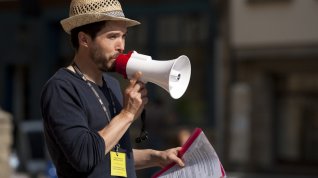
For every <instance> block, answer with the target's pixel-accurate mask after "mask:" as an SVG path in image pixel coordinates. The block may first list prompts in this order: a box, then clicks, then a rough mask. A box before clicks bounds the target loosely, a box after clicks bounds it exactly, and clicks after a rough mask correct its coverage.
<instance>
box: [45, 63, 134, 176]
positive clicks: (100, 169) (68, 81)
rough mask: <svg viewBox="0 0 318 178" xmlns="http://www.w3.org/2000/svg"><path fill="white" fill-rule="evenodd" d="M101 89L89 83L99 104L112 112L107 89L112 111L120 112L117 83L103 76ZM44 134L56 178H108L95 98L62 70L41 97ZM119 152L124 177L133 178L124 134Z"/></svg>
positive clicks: (101, 112) (101, 119) (102, 123)
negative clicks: (121, 154)
mask: <svg viewBox="0 0 318 178" xmlns="http://www.w3.org/2000/svg"><path fill="white" fill-rule="evenodd" d="M103 79H104V84H103V86H102V87H99V86H98V85H96V84H94V83H91V84H92V86H93V87H94V88H95V90H96V91H97V92H98V94H99V96H100V97H101V99H102V101H103V103H104V104H105V106H106V107H107V109H108V111H109V112H111V114H112V117H113V116H114V115H115V114H116V113H113V112H112V110H113V107H112V102H111V100H110V95H109V92H108V91H107V86H106V83H107V85H108V87H109V88H110V92H112V95H113V96H114V97H113V98H114V101H115V108H116V110H117V111H118V112H120V110H121V109H122V101H123V96H122V93H121V89H120V86H119V83H118V81H117V80H116V79H114V78H113V77H110V76H109V75H106V74H105V75H104V76H103ZM41 109H42V116H43V123H44V135H45V140H46V144H47V148H48V151H49V153H50V156H51V159H52V161H53V163H54V165H55V167H56V170H57V174H58V177H59V178H73V177H74V178H82V177H83V178H84V177H85V178H86V177H87V178H107V177H111V176H110V159H109V153H108V154H106V155H105V142H104V140H103V138H102V137H101V136H100V135H99V134H98V131H99V130H101V129H102V128H104V127H105V126H106V125H107V124H108V119H107V117H106V114H105V112H104V110H103V109H102V107H101V104H100V103H99V101H98V99H97V97H96V96H95V94H94V93H93V91H92V90H91V88H90V87H89V86H88V85H87V83H86V82H85V81H84V80H83V79H82V78H81V77H80V76H79V75H78V74H76V73H73V72H71V71H69V70H68V69H65V68H62V69H60V70H58V71H57V72H56V73H55V74H54V75H53V76H52V78H51V79H50V80H49V81H48V82H47V83H46V84H45V86H44V88H43V91H42V95H41ZM119 144H120V152H125V153H126V165H127V176H128V177H129V178H130V177H132V178H134V177H136V173H135V168H134V159H133V153H132V148H131V143H130V137H129V132H128V131H127V132H126V133H125V134H124V136H123V137H122V138H121V139H120V141H119Z"/></svg>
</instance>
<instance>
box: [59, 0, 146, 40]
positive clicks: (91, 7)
mask: <svg viewBox="0 0 318 178" xmlns="http://www.w3.org/2000/svg"><path fill="white" fill-rule="evenodd" d="M104 20H119V21H124V22H126V24H127V27H131V26H135V25H139V24H140V23H139V22H138V21H135V20H131V19H128V18H125V15H124V12H123V10H122V8H121V5H120V3H119V2H118V0H72V2H71V5H70V12H69V17H68V18H66V19H63V20H61V24H62V27H63V29H64V30H65V32H66V33H68V34H70V33H71V30H72V29H73V28H76V27H79V26H83V25H86V24H90V23H94V22H99V21H104Z"/></svg>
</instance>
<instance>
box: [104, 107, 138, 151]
mask: <svg viewBox="0 0 318 178" xmlns="http://www.w3.org/2000/svg"><path fill="white" fill-rule="evenodd" d="M133 120H134V115H133V114H131V113H128V112H125V111H122V112H120V113H119V114H118V115H117V116H115V117H114V118H113V119H112V120H111V122H110V123H109V124H108V125H107V126H106V127H105V128H103V129H102V130H100V131H99V132H98V133H99V135H100V136H101V137H103V139H104V142H105V154H107V153H108V152H110V150H111V149H112V148H114V147H115V145H116V144H117V143H118V142H119V140H120V138H121V137H122V136H123V135H124V134H125V132H126V131H127V129H128V128H129V126H130V125H131V124H132V122H133Z"/></svg>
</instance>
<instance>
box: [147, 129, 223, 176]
mask: <svg viewBox="0 0 318 178" xmlns="http://www.w3.org/2000/svg"><path fill="white" fill-rule="evenodd" d="M199 136H203V137H205V135H204V133H203V131H202V129H200V128H196V129H195V130H194V131H193V133H192V134H191V136H190V137H189V138H188V140H187V141H186V143H185V144H184V145H183V146H182V148H181V150H180V151H179V153H178V157H179V158H183V156H184V155H185V154H186V153H187V151H188V150H189V148H190V147H191V146H192V145H193V144H194V143H195V141H196V140H197V139H198V137H199ZM205 139H206V137H205ZM205 141H206V142H205V144H209V145H208V146H209V147H210V148H211V149H209V150H207V151H208V152H210V155H211V153H212V152H213V156H214V158H212V157H211V159H210V158H208V159H209V160H212V159H214V161H213V162H216V161H217V164H218V165H219V169H220V170H218V172H220V173H219V175H216V176H217V177H218V178H219V177H226V174H225V171H224V168H223V166H222V164H221V162H220V161H219V159H218V157H217V155H216V153H215V150H214V148H213V147H212V145H211V144H210V143H209V142H208V140H207V139H206V140H205ZM215 158H217V160H215ZM185 164H186V165H185V167H187V163H186V162H185ZM175 166H177V167H178V168H175V169H177V170H181V169H183V168H181V167H179V166H178V165H176V163H175V162H173V163H171V164H169V165H167V166H166V167H164V168H163V169H161V170H160V171H159V172H157V173H156V174H154V175H153V176H152V178H157V177H160V176H163V175H164V174H166V173H167V172H168V171H171V170H170V169H172V168H173V167H175ZM208 166H209V165H208ZM168 177H169V176H168ZM212 177H213V175H212ZM201 178H202V177H201Z"/></svg>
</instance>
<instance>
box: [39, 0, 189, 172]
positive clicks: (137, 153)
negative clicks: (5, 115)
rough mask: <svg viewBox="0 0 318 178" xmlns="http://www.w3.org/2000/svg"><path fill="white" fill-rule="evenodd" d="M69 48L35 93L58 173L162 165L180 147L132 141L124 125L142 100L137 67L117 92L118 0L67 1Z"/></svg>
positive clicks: (123, 27) (121, 37) (121, 36)
mask: <svg viewBox="0 0 318 178" xmlns="http://www.w3.org/2000/svg"><path fill="white" fill-rule="evenodd" d="M61 24H62V26H63V29H64V30H65V31H66V32H67V33H68V34H70V35H71V40H72V44H73V46H74V48H75V51H76V52H75V56H74V60H73V63H72V64H71V65H70V66H68V67H67V68H61V69H60V70H58V71H57V72H56V73H55V74H54V76H53V77H52V78H51V79H50V80H49V81H48V82H47V83H46V85H45V86H44V88H43V92H42V96H41V109H42V115H43V121H44V134H45V139H46V143H47V147H48V151H49V153H50V156H51V158H52V160H53V162H54V165H55V167H56V170H57V174H58V176H59V177H60V178H72V177H76V178H81V177H98V178H106V177H136V173H135V170H136V169H142V168H147V167H154V166H160V167H163V166H165V165H167V164H169V163H171V162H176V163H177V164H179V165H180V166H184V163H183V162H182V160H181V159H180V158H178V157H177V154H178V151H179V149H180V148H172V149H168V150H165V151H157V150H151V149H145V150H137V149H132V148H131V143H130V138H129V127H130V125H131V124H132V123H133V122H134V121H135V120H136V119H137V118H139V116H140V113H141V111H142V110H143V108H144V106H145V104H147V101H148V99H147V90H146V88H145V85H144V84H143V83H141V82H139V81H138V79H139V78H140V76H141V75H142V74H141V73H136V74H135V75H134V77H133V78H132V79H131V80H130V83H129V85H128V86H127V87H126V89H125V92H124V96H122V93H121V89H120V87H119V84H118V81H116V80H115V79H114V78H112V77H110V76H109V75H107V74H105V72H111V71H113V70H114V61H115V58H116V57H117V56H118V55H119V54H120V53H123V51H124V47H125V37H126V34H127V27H131V26H134V25H138V24H139V22H137V21H134V20H131V19H128V18H125V16H124V14H123V11H122V8H121V5H120V3H119V2H118V1H117V0H91V1H88V0H73V1H72V2H71V5H70V17H69V18H67V19H64V20H62V21H61Z"/></svg>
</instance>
